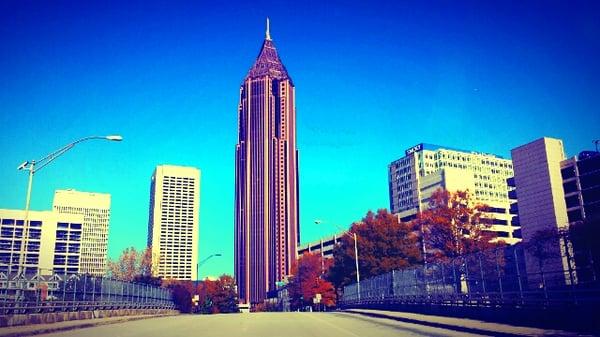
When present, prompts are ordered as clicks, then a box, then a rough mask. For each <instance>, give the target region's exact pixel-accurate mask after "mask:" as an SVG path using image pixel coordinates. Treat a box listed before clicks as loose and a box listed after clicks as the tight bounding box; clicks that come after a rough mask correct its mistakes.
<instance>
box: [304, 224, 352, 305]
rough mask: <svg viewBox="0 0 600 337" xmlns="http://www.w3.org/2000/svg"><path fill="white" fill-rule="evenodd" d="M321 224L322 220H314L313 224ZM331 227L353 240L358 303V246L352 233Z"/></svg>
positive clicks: (338, 227)
mask: <svg viewBox="0 0 600 337" xmlns="http://www.w3.org/2000/svg"><path fill="white" fill-rule="evenodd" d="M321 223H323V221H322V220H319V219H316V220H315V224H317V225H319V224H321ZM333 225H334V226H335V227H337V229H339V230H341V231H342V233H344V235H347V236H349V237H351V238H352V239H354V263H355V265H356V290H357V294H358V300H359V301H360V271H359V268H358V244H357V238H356V233H352V232H350V230H347V229H343V228H342V227H340V226H339V225H336V224H333Z"/></svg>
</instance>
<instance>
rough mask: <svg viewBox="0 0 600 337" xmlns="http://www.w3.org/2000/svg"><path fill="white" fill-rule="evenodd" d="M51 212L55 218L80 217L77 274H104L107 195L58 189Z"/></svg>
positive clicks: (107, 216)
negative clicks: (79, 246) (69, 215)
mask: <svg viewBox="0 0 600 337" xmlns="http://www.w3.org/2000/svg"><path fill="white" fill-rule="evenodd" d="M52 209H53V210H54V212H56V213H57V216H62V215H66V214H71V215H81V216H83V223H82V228H81V252H80V259H79V272H80V273H85V274H91V275H97V276H100V275H104V274H105V273H106V263H107V253H108V225H109V220H110V194H105V193H89V192H80V191H75V190H57V191H56V192H55V193H54V202H53V207H52Z"/></svg>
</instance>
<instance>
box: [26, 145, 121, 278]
mask: <svg viewBox="0 0 600 337" xmlns="http://www.w3.org/2000/svg"><path fill="white" fill-rule="evenodd" d="M92 139H104V140H110V141H117V142H119V141H122V140H123V137H121V136H119V135H110V136H89V137H84V138H81V139H78V140H76V141H74V142H71V143H69V144H67V145H65V146H63V147H61V148H60V149H58V150H56V151H54V152H52V153H50V154H49V155H47V156H46V157H44V158H42V159H40V160H37V161H36V160H32V161H26V162H24V163H22V164H21V165H19V167H17V170H19V171H20V170H26V171H29V182H28V184H27V197H26V200H25V217H24V219H23V237H22V238H23V239H22V242H21V249H20V255H19V265H18V266H17V270H18V272H17V274H18V275H21V274H24V273H25V269H24V268H25V261H26V260H25V249H26V246H27V240H28V239H29V203H30V200H31V185H32V184H33V175H34V174H35V173H36V172H38V171H39V170H41V169H43V168H44V167H46V166H47V165H48V164H50V163H51V162H52V161H54V159H56V158H58V157H60V156H61V155H62V154H64V153H65V152H67V151H69V150H70V149H72V148H73V147H74V146H75V145H77V144H79V143H81V142H84V141H86V140H92Z"/></svg>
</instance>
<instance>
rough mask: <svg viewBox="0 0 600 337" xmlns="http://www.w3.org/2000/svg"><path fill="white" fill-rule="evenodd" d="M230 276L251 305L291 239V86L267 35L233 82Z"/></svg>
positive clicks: (274, 274)
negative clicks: (232, 261) (235, 129)
mask: <svg viewBox="0 0 600 337" xmlns="http://www.w3.org/2000/svg"><path fill="white" fill-rule="evenodd" d="M238 113H239V118H238V131H239V135H238V143H237V145H236V150H235V152H236V154H235V157H236V170H235V173H236V176H235V178H236V190H235V278H236V282H237V285H238V291H239V298H240V301H241V302H243V303H259V302H262V300H263V299H264V298H266V296H267V292H269V291H271V290H275V289H276V285H275V284H276V282H277V281H280V280H283V279H284V278H285V277H286V276H287V275H289V274H290V271H291V267H292V263H293V262H294V261H295V260H296V256H297V251H296V247H297V245H298V241H299V229H298V224H299V219H298V151H297V150H296V107H295V88H294V83H293V82H292V79H291V78H290V76H289V75H288V73H287V70H286V69H285V66H284V65H283V63H281V60H280V59H279V56H278V55H277V50H276V49H275V45H274V44H273V41H272V40H271V36H270V34H269V21H268V19H267V30H266V36H265V40H264V42H263V45H262V48H261V49H260V52H259V54H258V57H257V59H256V61H255V62H254V65H253V66H252V67H251V68H250V71H249V72H248V74H247V75H246V78H245V79H244V82H243V83H242V85H241V87H240V101H239V106H238Z"/></svg>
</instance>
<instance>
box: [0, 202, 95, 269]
mask: <svg viewBox="0 0 600 337" xmlns="http://www.w3.org/2000/svg"><path fill="white" fill-rule="evenodd" d="M27 219H28V223H29V226H28V230H27V232H28V235H27V239H24V232H25V226H24V224H25V211H24V210H9V209H0V225H1V227H0V273H4V274H5V275H16V273H17V272H24V273H25V274H27V275H35V274H41V275H51V274H54V273H56V274H60V275H62V274H65V273H69V274H76V273H81V270H80V260H81V258H80V254H81V247H82V228H83V224H84V217H83V215H80V214H59V213H56V212H53V211H29V212H28V215H27ZM22 253H23V257H21V256H22V255H21V254H22ZM19 266H21V268H20V267H19Z"/></svg>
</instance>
